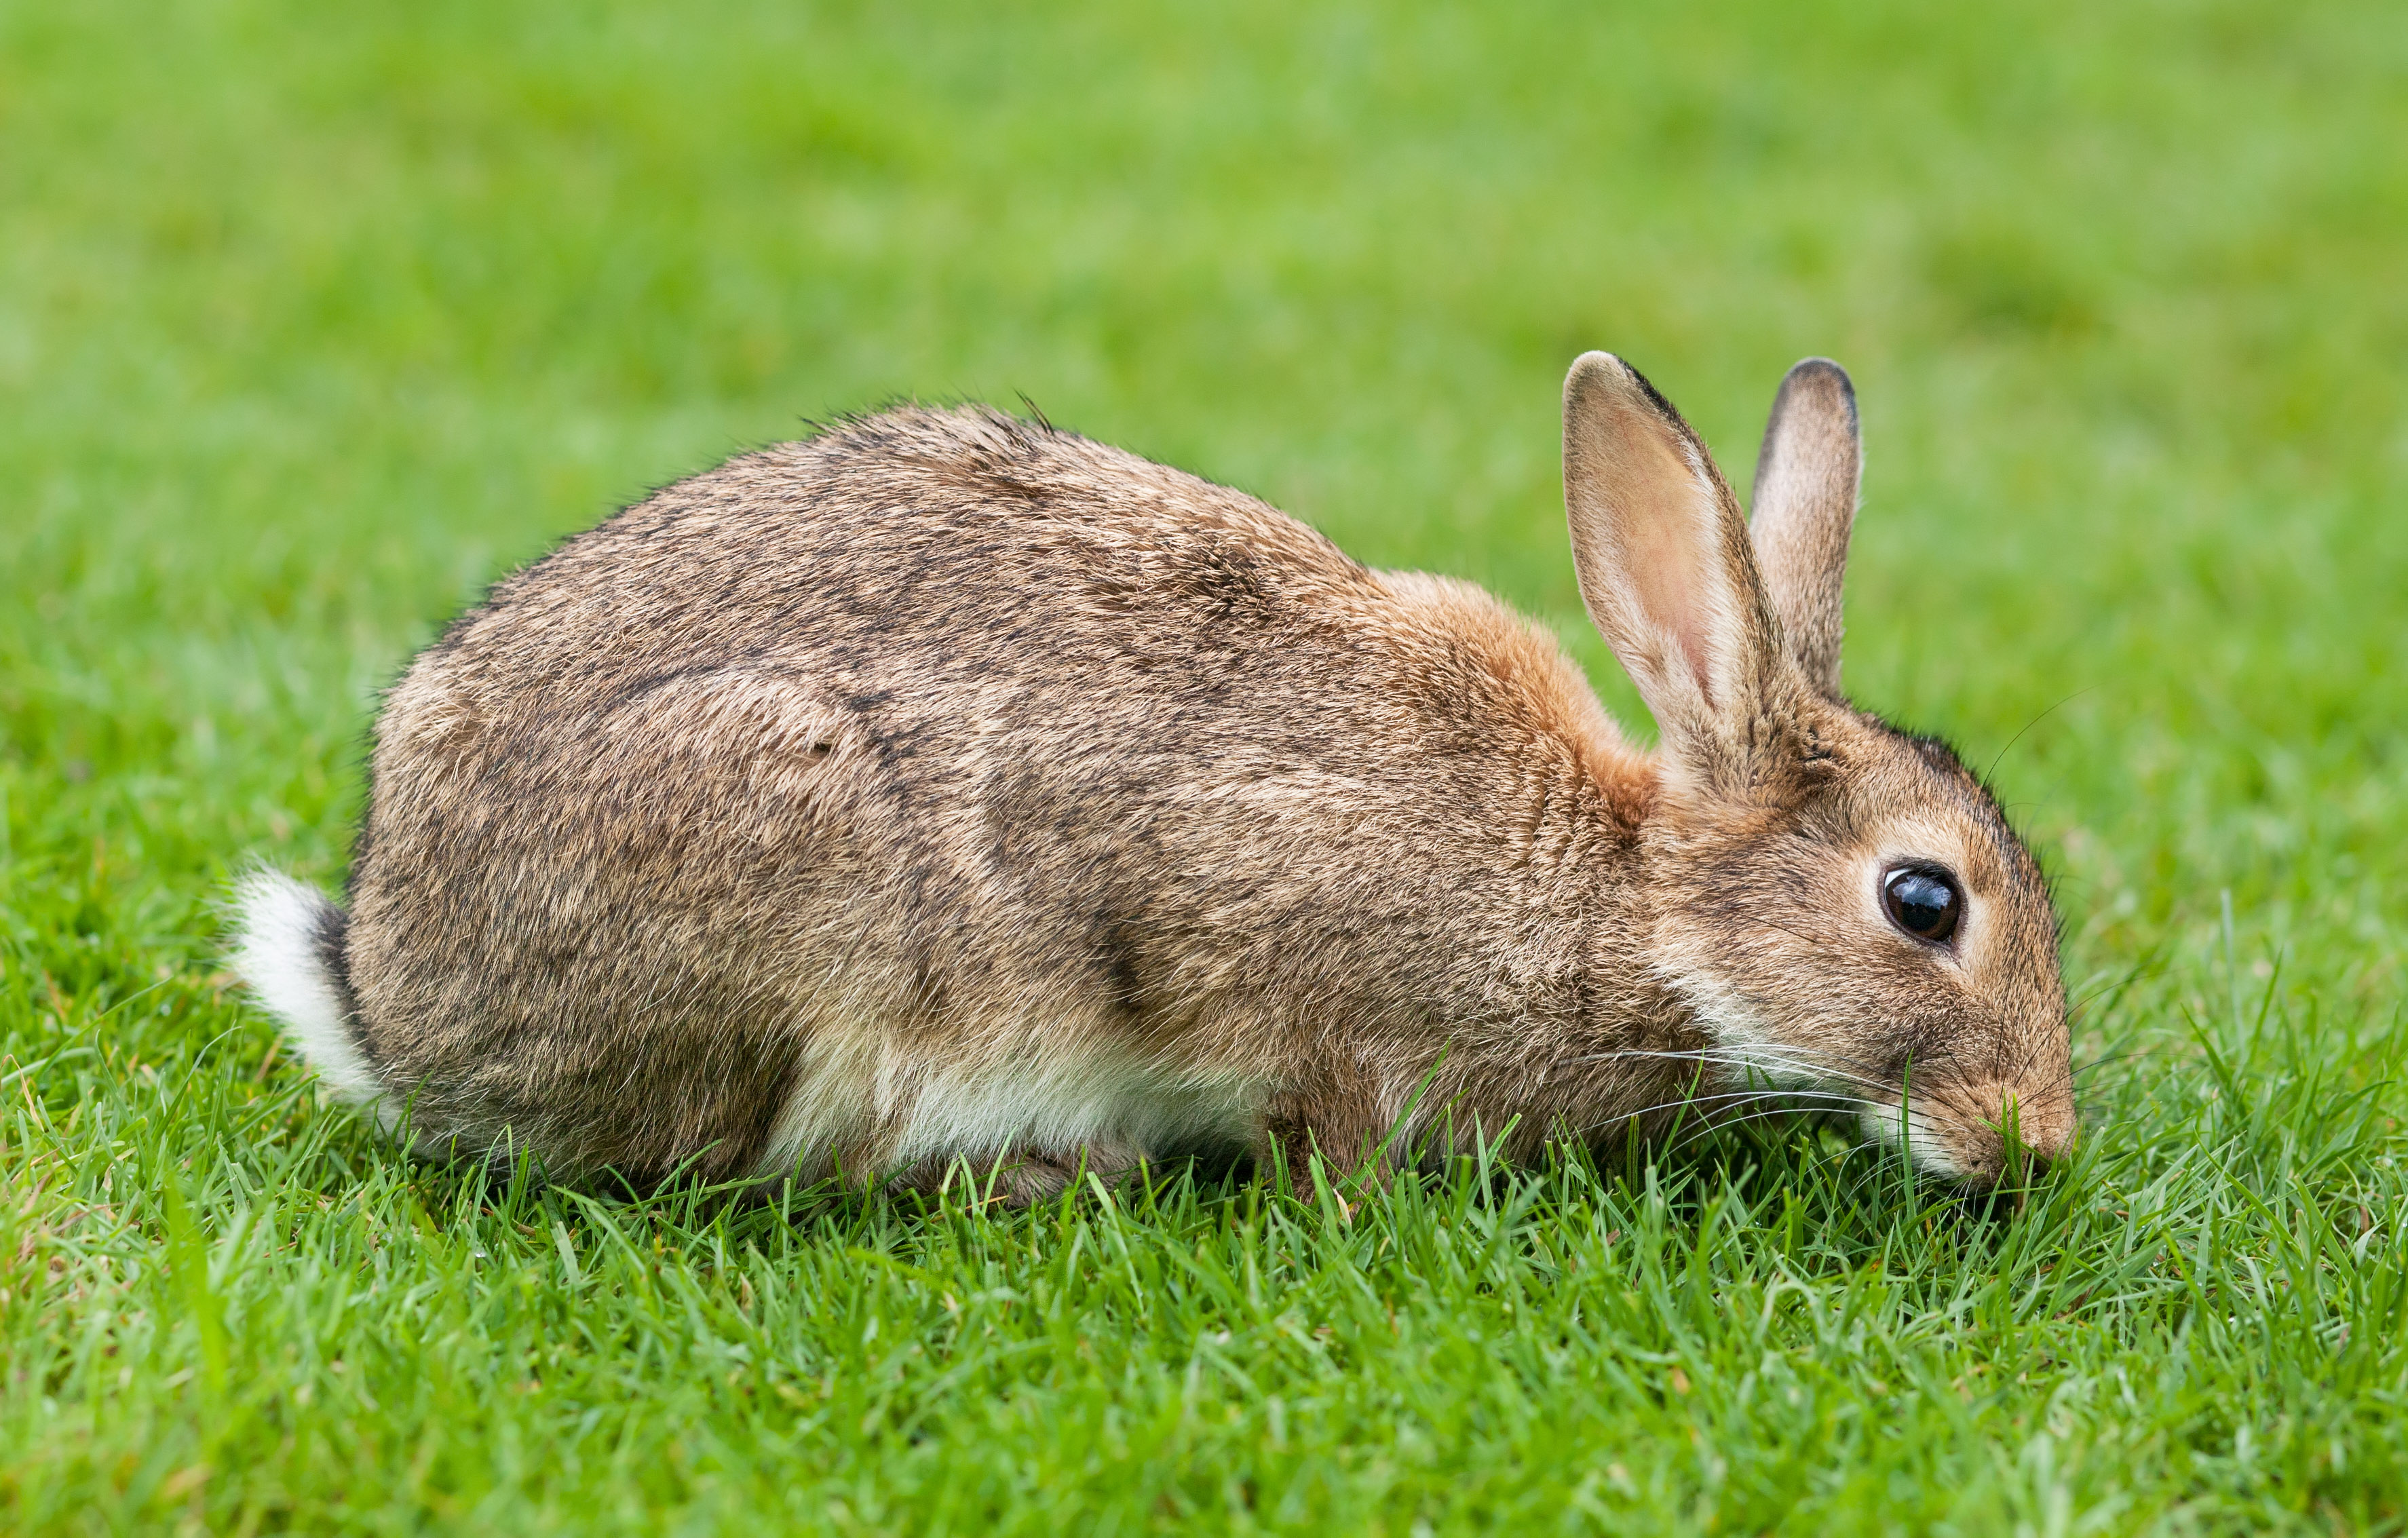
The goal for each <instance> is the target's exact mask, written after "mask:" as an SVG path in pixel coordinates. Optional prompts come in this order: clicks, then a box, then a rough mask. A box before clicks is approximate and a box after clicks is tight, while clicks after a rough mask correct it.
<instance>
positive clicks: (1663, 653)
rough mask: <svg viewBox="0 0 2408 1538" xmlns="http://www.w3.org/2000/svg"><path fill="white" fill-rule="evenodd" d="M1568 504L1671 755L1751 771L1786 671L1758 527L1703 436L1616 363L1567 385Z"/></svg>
mask: <svg viewBox="0 0 2408 1538" xmlns="http://www.w3.org/2000/svg"><path fill="white" fill-rule="evenodd" d="M1564 506H1565V510H1566V511H1567V512H1568V513H1569V514H1570V520H1571V535H1572V561H1573V565H1574V567H1575V568H1577V569H1578V571H1579V573H1580V589H1581V599H1582V601H1583V602H1584V604H1586V605H1587V607H1588V612H1589V618H1590V619H1591V620H1593V621H1595V622H1596V625H1597V627H1598V632H1599V633H1600V634H1602V635H1603V636H1604V637H1605V640H1606V643H1607V644H1608V645H1610V646H1612V647H1613V653H1614V655H1615V656H1617V657H1619V658H1620V659H1621V660H1622V666H1623V668H1624V669H1625V670H1627V672H1628V673H1629V674H1630V681H1631V683H1635V684H1637V685H1638V687H1639V693H1640V697H1641V698H1643V699H1645V700H1646V701H1647V708H1648V710H1649V711H1651V712H1654V714H1655V716H1656V727H1657V729H1658V731H1659V732H1660V734H1661V736H1662V739H1663V744H1664V749H1665V752H1666V754H1667V755H1668V756H1669V757H1670V758H1671V759H1672V760H1673V761H1674V762H1676V763H1679V764H1683V765H1684V766H1687V767H1690V768H1694V769H1705V770H1706V771H1707V772H1708V773H1709V774H1710V775H1711V774H1713V769H1715V768H1719V767H1724V766H1737V765H1740V764H1742V763H1743V762H1744V760H1745V758H1746V756H1747V755H1748V754H1749V753H1750V752H1751V751H1752V749H1753V747H1754V746H1755V745H1756V744H1757V743H1758V742H1760V741H1761V740H1762V734H1761V733H1759V732H1758V731H1756V729H1755V726H1756V722H1757V721H1758V719H1759V718H1760V717H1761V716H1762V714H1763V712H1764V710H1765V707H1766V706H1767V704H1768V702H1769V700H1770V693H1771V691H1772V690H1773V688H1774V687H1775V684H1776V680H1777V678H1778V675H1779V673H1780V670H1781V667H1782V664H1781V661H1780V653H1779V646H1778V642H1777V641H1776V640H1775V634H1776V633H1775V631H1774V628H1773V620H1772V617H1771V612H1770V608H1769V606H1768V605H1767V603H1766V600H1765V596H1764V588H1763V584H1762V582H1760V581H1759V579H1758V578H1757V576H1756V557H1755V552H1754V549H1753V547H1752V546H1751V545H1750V544H1749V542H1748V537H1747V525H1745V523H1743V522H1742V520H1741V517H1740V511H1739V503H1738V501H1737V500H1736V499H1735V498H1733V497H1732V496H1731V494H1730V488H1729V487H1728V486H1727V485H1725V484H1724V483H1723V478H1722V476H1721V474H1720V473H1719V472H1718V471H1717V470H1715V468H1714V465H1713V459H1711V458H1710V457H1708V455H1707V453H1706V447H1705V445H1704V444H1703V443H1702V442H1700V441H1699V438H1698V436H1697V434H1695V433H1693V432H1691V431H1690V430H1689V426H1688V424H1686V423H1684V422H1683V421H1682V420H1681V414H1680V413H1679V412H1678V411H1675V410H1672V406H1671V403H1670V402H1669V401H1667V400H1666V399H1665V398H1664V397H1663V396H1662V395H1657V394H1656V389H1655V386H1653V385H1651V384H1649V383H1648V382H1647V381H1646V380H1644V379H1642V378H1641V377H1640V374H1639V371H1638V370H1637V369H1634V368H1632V367H1630V366H1629V365H1627V364H1626V363H1624V362H1623V361H1622V360H1621V359H1619V358H1616V357H1614V356H1613V354H1611V353H1607V352H1588V353H1584V354H1583V355H1582V356H1581V358H1580V360H1579V361H1578V362H1576V363H1574V364H1573V365H1572V370H1571V373H1570V375H1569V376H1568V377H1567V378H1566V379H1565V381H1564Z"/></svg>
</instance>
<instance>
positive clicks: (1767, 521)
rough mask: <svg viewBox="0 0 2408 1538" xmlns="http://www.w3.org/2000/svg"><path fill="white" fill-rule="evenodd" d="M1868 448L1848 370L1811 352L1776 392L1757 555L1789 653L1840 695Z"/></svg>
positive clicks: (1759, 487) (1761, 484) (1761, 481)
mask: <svg viewBox="0 0 2408 1538" xmlns="http://www.w3.org/2000/svg"><path fill="white" fill-rule="evenodd" d="M1862 463H1863V451H1862V449H1861V448H1860V447H1859V446H1858V441H1857V437H1856V390H1855V389H1854V387H1852V386H1851V385H1850V384H1849V383H1848V373H1847V370H1846V369H1844V368H1842V367H1840V366H1839V365H1838V364H1836V363H1833V362H1832V361H1831V360H1830V359H1828V358H1808V359H1807V360H1806V361H1805V362H1803V363H1801V364H1799V365H1798V367H1795V368H1792V369H1791V370H1789V373H1788V375H1787V376H1786V377H1785V378H1784V379H1783V380H1782V381H1781V393H1780V394H1779V395H1775V396H1773V397H1772V420H1770V422H1768V423H1766V424H1765V426H1764V449H1763V451H1762V452H1761V453H1758V454H1757V455H1756V501H1755V525H1754V526H1755V533H1756V562H1757V565H1758V566H1759V567H1760V568H1761V569H1762V570H1763V572H1764V588H1765V594H1766V596H1767V597H1770V599H1771V600H1772V611H1773V613H1774V614H1775V615H1777V616H1779V618H1780V620H1781V634H1782V637H1783V639H1784V640H1786V641H1787V642H1788V643H1789V654H1790V655H1791V656H1793V657H1795V658H1796V659H1797V660H1798V666H1799V668H1803V669H1804V670H1805V673H1806V678H1807V681H1808V682H1809V683H1813V685H1814V687H1815V688H1817V689H1819V690H1821V691H1822V692H1823V693H1824V694H1826V695H1828V696H1829V697H1831V698H1833V699H1838V698H1840V697H1841V695H1840V625H1841V613H1840V587H1841V582H1842V579H1843V578H1844V577H1845V576H1846V574H1847V569H1848V532H1849V530H1850V529H1852V528H1854V527H1855V526H1856V480H1857V475H1858V473H1859V468H1860V467H1861V465H1862Z"/></svg>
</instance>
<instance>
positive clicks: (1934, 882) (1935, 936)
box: [1882, 865, 1965, 944]
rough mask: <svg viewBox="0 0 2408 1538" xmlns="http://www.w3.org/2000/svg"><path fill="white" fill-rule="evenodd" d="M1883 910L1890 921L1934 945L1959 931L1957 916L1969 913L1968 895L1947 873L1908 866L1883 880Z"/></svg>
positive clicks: (1918, 938)
mask: <svg viewBox="0 0 2408 1538" xmlns="http://www.w3.org/2000/svg"><path fill="white" fill-rule="evenodd" d="M1882 907H1883V908H1884V909H1885V910H1887V911H1888V913H1889V921H1890V922H1891V923H1892V924H1895V925H1897V926H1898V927H1899V928H1901V929H1904V930H1905V931H1906V932H1907V933H1908V934H1911V935H1913V936H1914V938H1915V939H1917V940H1928V941H1932V942H1933V943H1935V944H1937V943H1938V942H1940V941H1944V940H1946V939H1947V938H1948V937H1949V936H1950V935H1953V934H1955V933H1956V932H1957V915H1958V914H1959V913H1963V912H1964V911H1965V895H1964V894H1963V893H1961V892H1959V891H1957V883H1956V881H1955V879H1954V878H1952V877H1951V876H1950V875H1949V874H1948V872H1946V871H1945V870H1932V869H1931V868H1930V867H1928V866H1922V865H1905V866H1900V867H1899V868H1898V869H1897V870H1892V871H1891V872H1890V873H1889V874H1887V875H1885V876H1884V877H1883V878H1882Z"/></svg>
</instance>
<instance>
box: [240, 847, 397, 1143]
mask: <svg viewBox="0 0 2408 1538" xmlns="http://www.w3.org/2000/svg"><path fill="white" fill-rule="evenodd" d="M234 898H235V907H236V911H237V913H238V914H239V922H238V923H237V925H236V941H235V947H234V955H233V957H232V965H233V968H234V973H235V975H236V977H239V978H241V979H242V981H243V983H244V984H245V985H248V986H249V987H250V989H251V994H252V995H253V996H254V997H255V998H257V999H258V1000H259V1001H260V1003H261V1004H263V1005H265V1007H266V1010H267V1013H270V1014H272V1015H274V1016H276V1018H277V1021H278V1022H279V1024H281V1025H282V1026H283V1028H284V1037H285V1040H286V1041H288V1042H291V1043H292V1045H293V1047H294V1050H295V1051H296V1052H298V1053H299V1054H300V1055H301V1056H302V1057H303V1058H304V1059H305V1060H307V1061H308V1064H309V1066H310V1067H311V1068H314V1069H316V1070H317V1071H318V1078H319V1080H320V1082H321V1083H322V1084H324V1085H325V1086H326V1087H327V1088H329V1089H331V1090H333V1091H334V1092H335V1094H336V1095H337V1097H338V1098H339V1099H342V1100H349V1101H350V1102H351V1103H352V1104H354V1105H361V1106H374V1105H376V1104H377V1102H379V1101H380V1100H385V1098H386V1088H387V1086H386V1085H385V1082H384V1076H383V1074H381V1073H380V1072H379V1071H378V1070H377V1066H376V1064H375V1062H374V1061H372V1060H371V1059H370V1058H369V1056H368V1054H367V1050H366V1047H365V1046H364V1045H363V1044H362V1042H361V1041H360V1033H359V1026H358V1013H357V1011H356V1010H355V1009H354V1008H353V1006H352V1001H351V976H350V972H351V968H350V964H349V961H348V957H347V947H346V943H345V942H346V937H347V932H348V930H349V928H350V926H351V915H349V914H348V913H344V912H343V911H342V910H341V909H340V908H338V907H337V906H336V905H335V904H334V902H333V901H332V900H330V899H329V898H327V896H326V895H325V894H324V893H323V892H321V891H319V890H318V889H317V888H316V887H314V886H308V885H305V884H302V883H300V882H297V881H294V879H293V878H292V877H290V876H288V875H285V874H284V873H282V872H281V871H278V870H253V871H251V872H250V873H249V874H248V875H245V876H244V877H243V878H242V879H241V880H240V881H238V882H236V884H235V889H234ZM380 1109H381V1107H380Z"/></svg>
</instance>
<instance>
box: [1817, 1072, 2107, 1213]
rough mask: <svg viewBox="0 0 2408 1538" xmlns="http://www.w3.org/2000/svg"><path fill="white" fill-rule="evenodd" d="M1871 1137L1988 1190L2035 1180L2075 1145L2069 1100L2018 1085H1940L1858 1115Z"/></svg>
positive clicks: (1927, 1169) (1921, 1164)
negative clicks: (2022, 1090)
mask: <svg viewBox="0 0 2408 1538" xmlns="http://www.w3.org/2000/svg"><path fill="white" fill-rule="evenodd" d="M1857 1120H1858V1125H1859V1126H1861V1127H1862V1128H1863V1129H1864V1131H1865V1135H1866V1136H1867V1137H1868V1138H1870V1139H1871V1140H1873V1141H1875V1142H1877V1143H1883V1144H1884V1145H1885V1146H1887V1147H1891V1148H1898V1149H1903V1150H1904V1152H1905V1154H1906V1156H1907V1157H1908V1159H1909V1160H1910V1161H1912V1162H1913V1163H1914V1167H1915V1168H1916V1169H1917V1170H1920V1171H1923V1172H1924V1173H1926V1174H1930V1175H1937V1176H1939V1177H1941V1178H1942V1179H1944V1180H1952V1181H1957V1182H1959V1183H1961V1184H1963V1185H1966V1186H1974V1187H1978V1188H1981V1189H1985V1190H1986V1189H1988V1188H1990V1187H1992V1186H1998V1185H2000V1184H2001V1183H2006V1182H2020V1181H2026V1180H2032V1179H2037V1178H2038V1177H2040V1176H2041V1175H2043V1174H2045V1173H2046V1172H2047V1171H2048V1170H2049V1168H2050V1166H2052V1165H2054V1164H2056V1163H2057V1161H2058V1160H2059V1159H2061V1158H2063V1157H2065V1156H2066V1155H2067V1154H2068V1153H2069V1152H2071V1149H2072V1146H2073V1140H2074V1132H2075V1124H2074V1118H2073V1114H2072V1107H2071V1102H2070V1100H2069V1101H2068V1102H2067V1103H2066V1104H2064V1105H2062V1106H2058V1105H2054V1104H2051V1103H2050V1101H2049V1099H2048V1098H2046V1097H2027V1096H2026V1095H2024V1094H2022V1093H2019V1092H2018V1090H2017V1089H2016V1088H2015V1087H2014V1086H2013V1085H1998V1084H1988V1083H1983V1084H1972V1083H1965V1084H1940V1085H1930V1086H1928V1088H1925V1089H1924V1090H1922V1092H1921V1093H1920V1094H1919V1095H1918V1093H1916V1092H1915V1091H1914V1090H1912V1089H1910V1090H1909V1091H1907V1092H1906V1093H1903V1094H1900V1095H1899V1097H1898V1098H1897V1099H1896V1100H1895V1101H1894V1102H1893V1103H1892V1104H1890V1105H1888V1106H1887V1107H1881V1106H1872V1105H1869V1106H1867V1107H1866V1108H1865V1109H1864V1110H1863V1111H1861V1112H1859V1113H1858V1116H1857Z"/></svg>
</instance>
